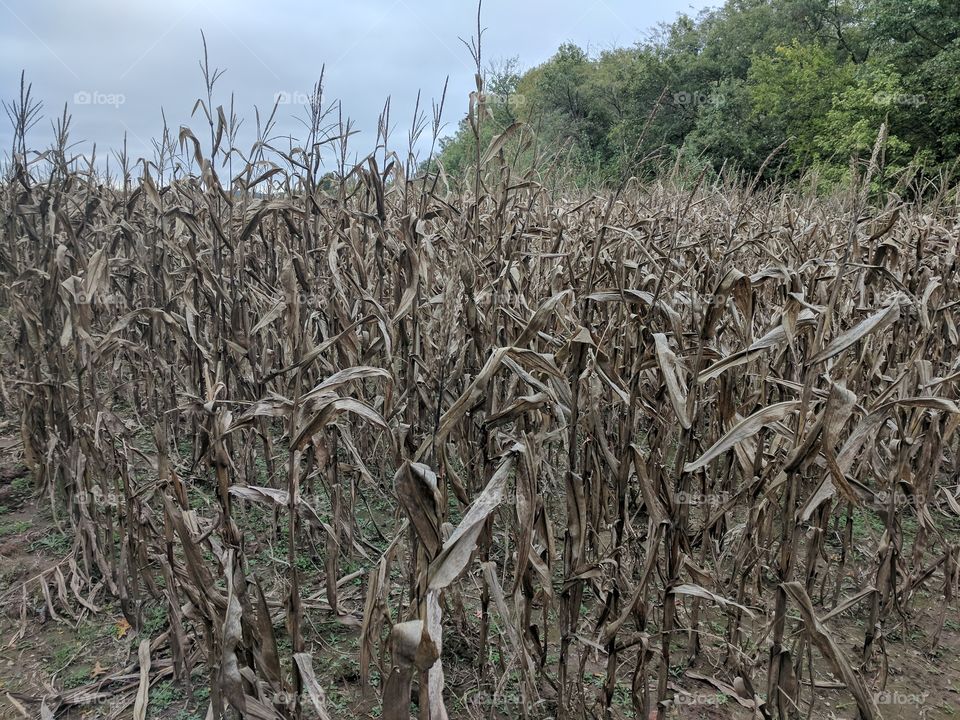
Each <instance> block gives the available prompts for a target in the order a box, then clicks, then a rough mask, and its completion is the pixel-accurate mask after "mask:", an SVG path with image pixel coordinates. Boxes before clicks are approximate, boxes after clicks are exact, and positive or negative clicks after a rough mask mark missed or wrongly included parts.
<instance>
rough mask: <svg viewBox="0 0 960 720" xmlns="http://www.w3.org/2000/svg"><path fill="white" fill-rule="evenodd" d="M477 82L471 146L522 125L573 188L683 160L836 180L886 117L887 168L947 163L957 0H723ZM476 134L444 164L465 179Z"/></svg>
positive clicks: (959, 140)
mask: <svg viewBox="0 0 960 720" xmlns="http://www.w3.org/2000/svg"><path fill="white" fill-rule="evenodd" d="M486 83H487V84H486V87H487V89H488V90H489V91H490V93H491V96H492V97H493V98H494V100H495V102H488V103H486V108H487V111H486V118H485V120H484V123H483V124H482V126H481V127H482V137H481V138H480V142H481V144H486V143H488V142H489V141H490V139H491V138H493V137H494V136H495V135H496V134H498V133H500V132H502V131H503V130H504V129H505V128H506V127H508V126H510V125H511V124H513V123H514V122H515V121H516V120H518V119H520V120H524V121H527V122H528V123H530V124H531V125H532V126H533V127H535V128H536V130H537V135H538V138H539V142H540V144H541V145H544V144H546V145H548V146H552V147H553V149H554V150H555V151H556V152H557V153H558V154H560V155H561V156H562V158H563V159H564V162H565V163H566V164H567V165H568V166H569V169H570V170H571V171H572V173H573V175H574V176H575V177H577V178H579V179H580V180H582V181H584V182H589V181H600V182H604V181H611V180H613V179H615V178H617V177H620V176H621V175H622V173H623V172H624V171H625V170H626V171H632V170H634V169H635V168H636V167H637V166H638V162H639V161H640V160H641V159H646V160H649V159H656V158H661V159H663V160H665V161H670V162H673V161H675V160H676V159H677V157H678V156H679V157H680V158H682V159H683V161H684V162H688V163H691V164H692V165H694V166H696V167H703V166H706V167H712V168H714V169H716V170H719V169H721V168H723V167H727V168H731V167H734V168H737V169H739V170H741V171H743V172H745V173H755V172H757V171H759V170H761V169H765V171H766V172H767V173H774V172H776V173H780V174H781V175H785V176H787V177H797V176H799V175H800V174H802V173H804V172H806V171H809V170H815V171H817V172H818V173H819V174H820V175H821V176H822V177H824V178H827V179H833V180H838V181H839V180H842V179H843V177H844V176H845V173H846V172H847V168H849V166H850V162H851V159H852V158H853V159H855V158H858V157H863V156H864V155H865V156H867V157H869V155H870V153H871V151H872V148H873V145H874V143H875V140H876V138H877V135H878V132H879V130H880V127H881V125H883V124H884V123H886V129H887V133H888V139H887V143H886V146H885V156H884V161H885V163H886V165H887V167H888V168H894V169H896V168H902V167H905V166H907V165H909V164H911V163H914V164H916V165H920V166H924V167H931V166H933V167H936V166H943V165H948V164H951V163H952V162H953V161H954V160H955V159H956V157H957V155H958V151H960V112H958V108H960V3H958V2H956V0H727V2H726V3H725V4H724V5H723V6H722V7H719V8H716V9H710V10H706V11H704V12H702V13H700V14H699V15H697V16H696V17H691V16H689V15H681V16H680V17H678V19H677V20H676V21H675V22H673V23H671V24H668V25H663V26H660V27H658V28H656V29H655V31H654V32H653V33H652V34H651V36H650V37H649V38H647V39H645V40H643V41H640V42H637V43H636V44H635V45H633V46H632V47H628V48H617V49H612V50H607V51H604V52H601V53H599V55H597V56H590V55H588V53H587V52H585V51H584V50H583V49H581V48H579V47H577V46H576V45H573V44H569V43H568V44H564V45H562V46H560V47H559V48H558V49H557V52H556V53H555V54H554V55H553V57H551V58H550V59H549V60H548V61H547V62H545V63H543V64H542V65H539V66H537V67H534V68H531V69H529V70H527V71H525V72H520V71H519V70H518V67H517V62H516V60H512V61H508V62H506V63H502V64H500V65H498V66H496V67H492V68H490V69H489V71H488V73H487V80H486ZM475 143H476V139H475V137H474V134H473V131H472V129H471V127H470V124H469V123H468V122H466V121H463V122H461V124H460V125H459V127H458V128H457V131H456V132H455V133H454V134H453V135H452V136H451V137H449V138H447V139H446V140H445V141H444V142H443V143H442V152H441V157H440V159H441V161H442V163H443V165H444V168H445V170H446V171H447V172H448V173H450V174H452V175H457V174H459V173H461V172H462V171H463V170H464V169H465V168H466V167H467V166H468V165H469V164H470V162H471V158H472V157H474V156H475ZM784 143H785V144H784ZM781 145H783V147H782V148H781V150H780V151H779V152H778V153H777V155H776V162H773V163H769V164H768V165H767V166H765V165H764V162H765V161H766V160H767V158H768V157H769V156H770V154H771V152H772V151H774V150H775V149H776V148H779V147H780V146H781ZM528 152H529V151H528Z"/></svg>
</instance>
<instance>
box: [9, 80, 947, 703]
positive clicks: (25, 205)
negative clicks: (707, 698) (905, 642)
mask: <svg viewBox="0 0 960 720" xmlns="http://www.w3.org/2000/svg"><path fill="white" fill-rule="evenodd" d="M214 75H215V73H214ZM207 107H208V105H205V106H204V110H206V109H207ZM475 112H477V113H478V115H477V116H478V117H482V112H481V111H480V109H479V108H477V109H476V110H475ZM207 115H208V117H209V118H210V136H211V137H210V146H209V147H206V149H202V148H203V143H201V142H200V141H199V140H197V139H196V138H195V137H194V135H193V134H192V133H190V132H189V131H188V130H182V131H181V133H180V138H179V140H180V142H179V143H177V142H174V141H172V140H171V139H170V138H169V136H166V135H165V138H166V140H165V141H164V144H163V151H164V153H165V155H164V156H165V157H167V158H168V159H170V160H171V161H176V162H179V163H181V165H180V167H181V170H180V171H179V172H176V171H173V170H172V167H173V165H167V166H163V167H156V166H155V167H153V168H151V169H150V170H149V171H144V172H142V173H139V175H140V177H137V178H134V177H131V176H129V175H128V176H127V177H126V178H125V179H124V181H123V182H122V184H120V185H119V186H111V185H108V184H105V183H103V182H100V181H98V180H97V179H96V178H94V177H93V176H91V175H90V174H88V173H84V172H80V171H77V170H76V168H75V167H73V166H72V165H71V164H70V162H69V161H68V160H67V158H66V154H65V152H64V149H63V147H61V148H60V149H59V150H57V149H54V151H52V152H51V153H50V154H49V155H48V156H47V161H48V162H49V172H48V173H47V174H43V173H42V172H41V168H40V163H39V162H37V163H35V164H34V165H33V166H32V167H31V168H28V167H26V166H25V165H24V163H23V161H22V158H21V159H20V160H19V161H18V162H17V163H16V164H15V166H14V167H13V168H12V172H11V176H10V179H9V180H8V181H7V182H5V183H4V184H3V186H2V202H3V207H4V212H5V220H4V228H3V241H2V247H0V252H2V256H0V263H2V266H0V267H2V281H3V288H2V296H0V297H2V306H3V307H4V308H5V322H4V324H5V326H6V331H5V333H4V349H3V357H4V361H3V374H2V380H3V385H2V391H3V401H4V407H5V408H7V409H8V410H10V411H14V410H15V412H16V413H17V414H18V416H19V426H20V430H21V433H22V440H23V448H24V458H25V461H26V463H27V464H28V465H29V467H30V470H31V471H32V474H33V481H34V484H35V488H36V489H37V491H38V492H39V493H41V495H42V496H43V497H48V498H49V501H50V505H51V508H52V509H53V510H54V513H55V517H56V518H57V521H58V523H59V524H61V525H62V526H63V527H64V528H65V529H68V530H69V531H71V532H72V534H73V537H74V538H75V542H74V546H73V548H72V550H71V552H70V553H69V554H68V555H67V557H65V558H64V560H63V562H61V563H60V564H58V565H56V566H55V567H52V568H50V569H49V570H48V571H47V572H45V573H44V574H42V575H40V576H38V577H36V578H33V579H31V580H30V581H29V582H28V583H27V585H26V586H25V588H24V590H25V591H24V592H23V597H24V598H25V597H26V596H27V594H31V595H34V596H35V597H38V598H41V602H42V603H43V604H45V605H46V606H48V611H49V613H50V615H51V616H52V617H54V618H60V619H62V620H63V621H64V622H70V618H72V617H73V618H75V617H77V616H78V615H81V614H86V613H89V612H93V609H94V608H95V607H96V606H97V604H98V603H99V602H101V600H103V599H104V598H106V597H108V596H109V597H113V598H117V599H119V602H120V604H121V606H122V608H123V612H124V614H125V616H126V618H127V619H128V621H129V622H130V624H131V625H133V626H134V627H135V628H137V627H140V626H142V624H143V623H144V617H143V613H142V608H143V605H144V603H145V601H147V600H152V601H158V602H161V603H163V604H164V605H165V607H166V608H167V613H168V623H169V630H168V631H167V632H165V633H163V634H162V635H160V636H158V637H157V638H155V639H154V641H153V643H152V644H151V643H149V642H148V643H145V644H144V645H143V646H141V648H140V658H141V662H133V661H132V662H133V664H132V665H131V667H129V668H126V669H125V670H124V672H120V673H116V674H109V675H107V676H105V677H102V678H99V679H97V680H96V681H95V682H94V683H93V684H92V685H90V686H87V687H84V688H81V689H79V690H74V691H60V692H59V693H58V694H57V695H51V696H50V697H48V698H47V700H46V702H47V704H48V705H49V706H51V707H56V706H59V707H69V706H73V705H83V704H84V703H86V702H89V700H90V698H91V693H94V694H96V693H104V694H110V693H114V692H121V691H129V690H131V688H132V689H134V690H135V689H136V687H137V685H138V684H139V686H140V689H141V695H142V694H143V692H145V689H144V683H145V682H149V678H150V676H151V673H157V672H160V673H164V674H167V675H170V674H172V675H173V677H174V678H177V679H184V678H186V677H188V676H189V674H190V673H191V671H192V670H193V669H194V668H195V667H200V666H203V667H205V668H206V672H207V675H208V678H209V685H210V698H211V702H212V705H213V708H214V710H213V712H214V715H215V716H217V715H219V714H220V713H221V712H222V708H225V707H226V708H233V710H230V711H227V712H235V711H239V712H242V713H243V714H244V716H249V717H255V718H259V717H265V718H269V717H289V716H291V715H294V714H299V713H300V712H301V705H304V706H306V708H307V710H306V712H308V713H313V714H314V715H319V716H320V717H324V716H325V713H326V712H327V711H326V710H325V709H324V707H325V705H324V699H323V694H324V693H323V689H322V688H321V686H322V685H323V683H324V673H323V672H322V669H320V668H318V670H317V673H318V675H319V678H317V677H315V676H314V672H315V671H314V666H313V663H312V660H311V652H312V645H311V642H310V636H309V632H308V629H307V628H308V626H309V625H311V624H312V623H313V621H315V620H316V619H317V618H331V619H335V620H337V621H339V622H341V623H344V624H345V625H348V626H353V625H359V626H360V627H361V636H360V643H359V649H358V661H359V664H360V679H361V682H362V683H363V685H364V686H365V687H369V688H370V689H371V691H372V692H377V693H379V694H380V695H381V696H382V698H383V704H382V710H381V711H380V712H382V715H383V717H386V718H407V717H409V702H408V698H409V697H410V693H411V687H412V688H413V689H414V691H417V692H419V696H418V700H417V702H418V704H419V713H420V716H421V717H424V718H426V717H432V718H435V719H436V718H443V717H445V715H446V710H445V709H444V706H445V705H446V706H451V705H453V704H457V703H458V702H460V701H462V700H463V698H464V697H465V696H468V695H470V694H471V693H472V694H473V695H476V692H477V689H479V690H480V691H481V692H484V693H487V694H488V699H489V698H490V696H492V697H493V703H492V704H497V703H499V702H501V700H502V699H503V698H505V697H507V698H509V697H517V698H520V699H521V701H520V702H517V703H515V704H514V705H512V706H511V707H512V708H513V709H512V710H511V711H510V712H511V714H512V715H523V716H528V717H543V716H549V715H555V716H559V717H582V716H590V717H604V716H607V717H624V716H633V717H643V718H647V717H648V716H654V715H657V714H659V716H660V717H663V715H664V714H665V713H667V712H668V711H669V709H670V699H671V698H672V697H673V695H674V693H675V690H676V685H675V682H676V681H677V680H678V679H679V677H680V676H682V675H684V674H685V675H686V677H687V678H688V679H690V678H693V679H696V678H698V677H699V678H701V679H703V678H707V679H708V682H709V683H711V684H712V687H713V688H715V689H717V690H720V691H722V692H725V693H727V694H728V695H729V696H730V697H731V698H732V699H733V700H734V701H735V702H736V703H739V705H740V706H741V709H742V710H743V711H744V712H745V713H747V716H748V717H749V716H750V715H751V714H755V715H762V716H772V715H777V714H781V715H783V716H794V715H806V713H807V710H808V707H809V704H810V703H811V701H812V700H814V695H815V694H817V693H822V692H823V691H822V690H820V689H819V687H820V686H821V685H823V684H824V683H826V684H828V685H829V682H828V681H829V680H831V679H832V680H833V681H835V682H839V683H842V687H845V688H846V689H845V690H844V693H845V695H846V697H848V698H850V697H852V698H853V701H854V702H855V703H856V707H857V709H858V711H859V713H860V715H861V716H862V717H864V718H872V717H880V716H881V712H882V709H881V708H879V707H878V705H877V703H876V702H875V695H874V693H875V692H876V691H878V690H880V689H882V688H883V687H884V686H885V683H886V681H887V675H888V671H889V668H890V667H891V666H894V667H895V665H896V662H897V659H896V657H895V656H893V655H888V654H887V650H886V640H885V638H886V633H887V630H888V628H889V627H890V626H891V624H892V623H894V622H897V621H899V618H900V617H902V616H905V615H908V614H909V613H910V612H911V607H912V603H913V601H914V599H915V597H916V595H917V592H918V590H920V589H921V588H926V589H928V590H931V589H932V590H935V591H936V592H941V593H942V595H943V611H944V613H945V612H946V611H947V608H948V607H955V592H956V586H957V582H958V571H957V567H958V541H957V535H956V534H955V532H953V531H954V530H955V529H956V527H957V522H956V518H957V516H958V514H960V500H958V495H957V487H956V477H957V473H958V471H960V468H958V466H957V456H956V451H957V439H956V434H955V432H954V431H955V429H956V427H957V424H958V423H960V410H958V407H957V405H956V404H955V401H956V396H957V387H958V380H960V373H958V366H957V353H956V348H957V344H958V337H957V328H956V317H957V316H956V312H955V310H956V298H957V297H960V294H958V288H957V271H956V264H957V252H958V248H957V245H958V240H960V232H958V230H957V227H956V225H955V218H956V212H957V205H956V196H955V194H954V193H952V192H948V191H947V190H944V191H943V192H941V193H940V194H937V195H935V196H930V197H928V199H927V200H926V201H923V202H920V201H916V202H910V201H905V200H902V199H901V198H900V197H899V196H898V195H896V194H889V195H887V196H885V197H884V198H882V199H881V200H880V201H878V200H877V198H870V197H869V196H868V193H867V191H866V188H868V187H870V174H871V173H872V171H873V169H874V168H875V165H876V162H875V161H874V162H872V163H871V165H869V166H868V167H867V168H866V170H864V171H863V177H862V178H861V182H860V183H859V184H858V185H857V186H856V187H854V188H853V189H852V190H851V191H850V192H849V193H848V194H847V195H846V196H837V197H832V198H818V197H815V196H813V195H804V194H794V193H791V192H777V191H775V190H773V189H769V190H760V189H756V188H753V187H744V186H742V185H738V184H734V183H729V184H725V183H722V182H717V183H715V184H710V183H708V182H706V181H705V180H704V179H703V178H702V177H701V178H700V179H698V180H697V181H695V182H693V183H687V184H681V183H679V182H678V181H676V180H675V179H673V178H671V177H666V178H665V179H663V180H661V181H659V182H654V183H649V184H645V185H638V184H636V183H634V182H627V183H625V184H624V186H623V187H622V188H621V189H620V190H619V191H617V192H615V193H601V194H598V195H589V196H582V197H580V196H578V197H571V198H568V199H564V198H563V197H560V196H558V195H557V194H556V193H551V192H549V191H547V190H546V189H545V188H544V186H543V183H542V182H541V179H540V178H538V177H537V176H536V175H534V174H533V173H528V174H527V175H525V176H516V175H515V174H513V173H512V172H511V170H510V167H509V162H508V148H510V147H512V143H515V142H518V141H519V142H522V141H523V139H522V137H521V136H522V134H523V133H524V132H525V131H524V130H523V128H516V129H513V130H511V131H510V132H511V137H510V138H506V139H505V141H504V142H500V141H495V142H494V147H493V148H491V150H490V151H489V152H487V153H485V155H484V157H480V158H478V159H479V160H480V163H479V165H478V168H477V172H476V176H475V178H474V179H472V182H471V184H470V187H469V188H467V189H465V190H463V191H461V190H460V189H457V188H453V189H451V188H450V187H448V185H447V181H446V179H445V178H443V177H433V176H430V177H423V176H419V177H416V176H414V175H413V171H412V167H411V163H410V162H405V161H403V160H401V159H400V158H398V157H397V156H395V155H393V154H391V153H385V152H380V153H378V154H377V155H372V156H370V157H368V158H366V159H365V160H364V161H363V162H361V163H359V164H358V165H356V166H355V167H352V168H348V167H346V166H345V165H344V166H343V170H344V172H343V173H342V174H341V178H340V180H339V181H337V182H336V183H333V184H329V183H328V184H327V185H325V186H323V187H321V184H320V182H319V172H318V169H317V168H318V165H317V157H318V152H319V150H318V149H317V147H318V146H319V143H322V142H327V140H329V138H327V139H323V138H321V137H320V134H319V133H318V134H317V136H316V137H314V138H313V139H314V144H311V143H307V144H305V147H306V148H307V149H306V150H303V151H295V152H293V153H286V154H284V153H278V152H272V151H270V149H269V148H267V147H266V146H259V147H258V148H255V149H254V151H253V152H252V153H251V154H250V155H248V156H247V157H246V158H245V159H244V160H243V161H242V162H241V161H236V160H234V156H233V155H230V156H229V159H230V160H231V161H232V162H233V163H234V165H236V164H237V163H238V162H239V164H240V165H242V168H241V169H240V170H239V171H237V169H236V167H234V169H233V172H228V171H229V167H230V166H229V165H227V163H226V156H225V155H224V148H225V147H226V143H229V142H230V141H229V138H230V136H231V134H230V122H229V121H228V120H227V119H226V118H224V117H223V115H222V114H220V115H218V113H217V112H216V111H214V112H209V113H208V114H207ZM313 127H314V132H317V131H318V129H319V127H320V119H319V115H318V116H317V118H315V122H314V125H313ZM343 130H344V129H343V128H338V131H337V132H335V133H334V135H333V140H332V143H333V144H334V145H336V144H337V143H338V142H340V141H339V140H337V138H338V137H340V136H342V134H343V133H342V131H343ZM514 135H516V136H517V137H514ZM881 140H882V138H881ZM311 147H313V149H312V150H311V149H310V148H311ZM478 155H479V153H478ZM341 157H346V154H345V152H344V153H342V154H341ZM189 163H192V167H193V168H194V170H193V172H184V171H183V168H184V167H187V165H188V164H189ZM208 500H209V501H208ZM865 521H869V522H870V523H873V524H874V525H877V524H879V530H878V532H877V533H876V534H875V535H873V536H867V537H860V538H858V539H857V540H856V541H855V540H854V527H855V525H856V524H857V523H863V522H865ZM871 538H872V539H871ZM265 543H269V545H270V547H271V548H273V549H274V552H272V553H271V554H270V555H269V562H266V563H264V562H262V561H258V562H256V563H254V562H252V559H253V556H254V554H255V553H258V552H259V551H260V550H261V549H262V548H263V547H264V544H265ZM855 551H856V552H855ZM304 555H306V556H307V557H309V558H312V559H313V560H315V561H316V562H307V563H304V562H303V561H302V558H303V557H304ZM261 560H262V558H261ZM354 577H362V578H363V586H362V591H361V592H359V593H358V592H351V591H350V590H349V588H351V587H352V584H351V580H352V579H353V578H354ZM4 597H5V598H6V600H7V602H10V603H14V604H16V605H17V607H18V608H19V602H20V598H21V588H20V587H17V588H12V589H10V591H8V592H7V593H6V594H5V596H4ZM850 613H854V614H858V615H859V616H861V617H863V618H865V620H866V622H865V623H864V628H865V631H864V633H863V637H862V638H861V643H860V650H859V652H857V653H851V652H850V649H849V646H846V647H844V646H842V645H841V644H840V643H838V642H837V640H836V638H835V637H834V633H833V631H832V630H831V626H832V623H833V622H835V621H836V620H837V619H838V618H839V617H840V616H841V615H844V614H850ZM941 623H942V618H941ZM283 638H286V639H287V642H283V641H282V639H283ZM936 642H937V639H936V638H934V643H936ZM445 646H446V647H445ZM451 648H452V650H451ZM151 659H152V660H151ZM137 668H140V670H137ZM596 671H599V672H600V673H601V676H602V680H601V682H600V684H599V686H596V685H590V684H588V683H587V682H586V681H585V679H584V678H585V676H586V675H587V674H588V673H593V674H595V673H596ZM131 672H132V673H133V674H134V680H133V681H132V684H131V680H130V673H131ZM137 672H140V679H139V680H137V678H136V673H137ZM828 672H829V673H832V675H831V676H830V677H828V676H827V673H828ZM444 673H446V677H445V675H444ZM704 687H711V685H705V686H704ZM444 688H446V690H445V691H444ZM812 688H815V689H812ZM417 689H418V690H417ZM144 701H145V697H139V696H138V698H137V699H136V701H134V698H133V697H132V695H131V704H134V702H135V705H134V707H135V714H136V713H140V712H141V711H142V710H143V703H144ZM467 705H468V707H467V711H469V713H470V714H473V715H477V716H480V714H479V713H480V712H481V708H480V706H478V705H475V704H470V703H467ZM484 707H486V706H484ZM483 713H484V714H486V711H485V710H484V711H483ZM140 716H141V717H142V715H140Z"/></svg>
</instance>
